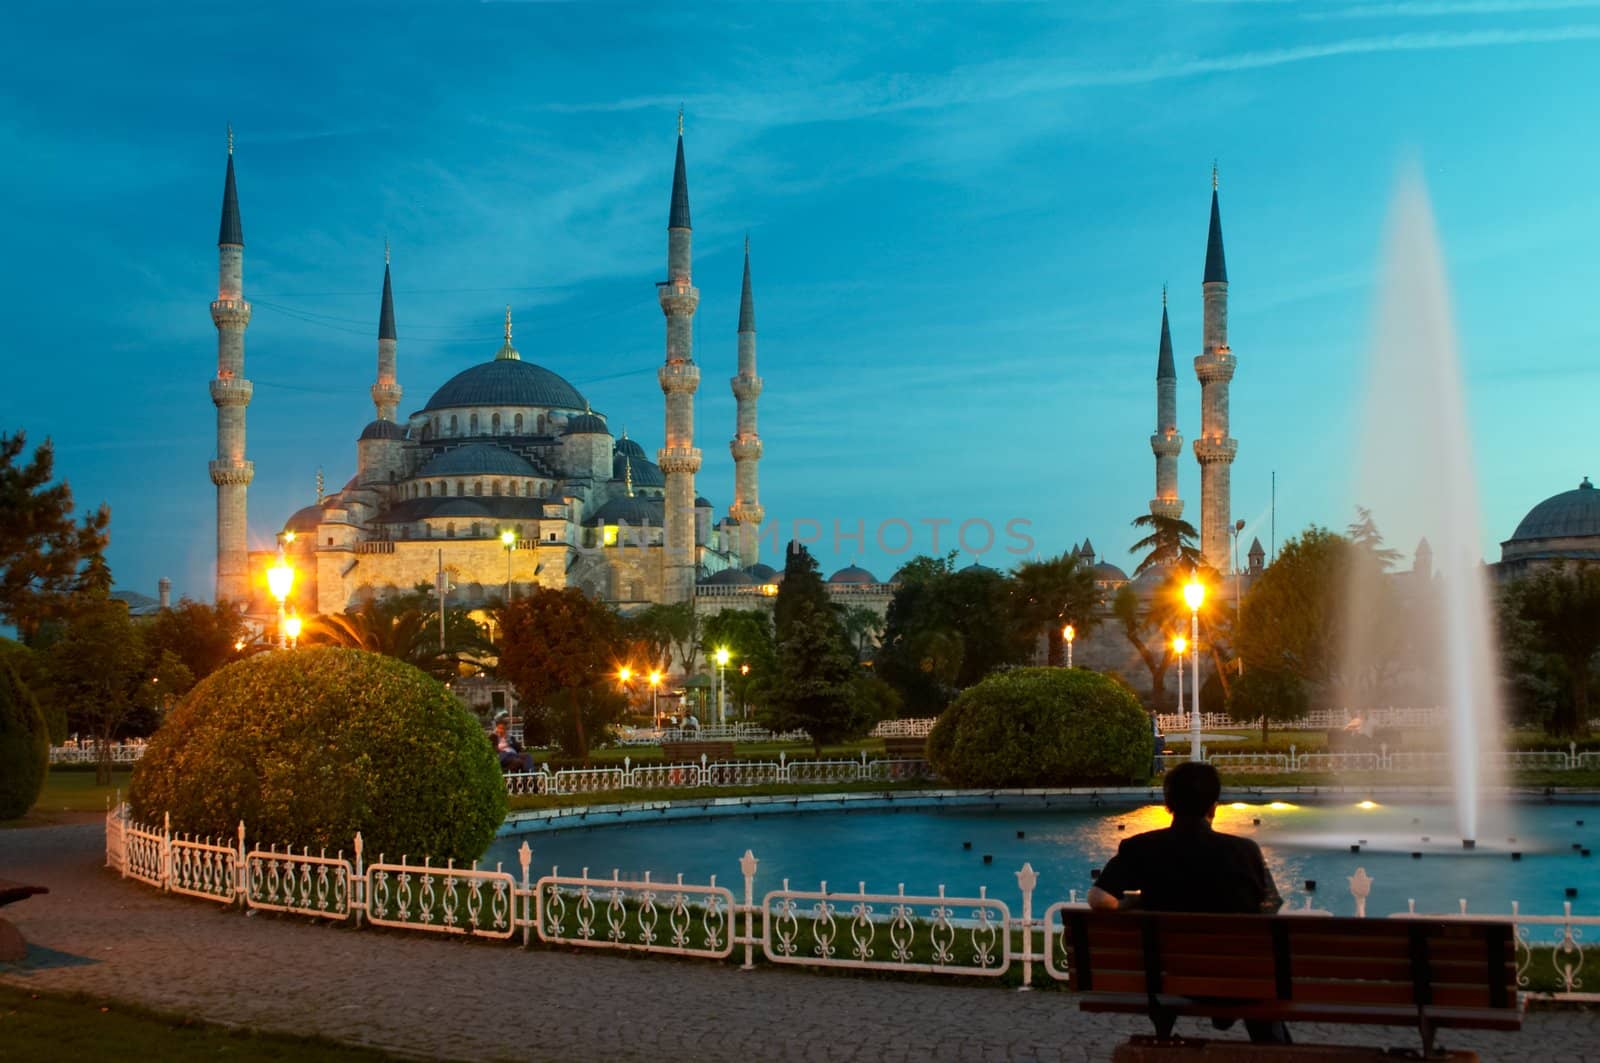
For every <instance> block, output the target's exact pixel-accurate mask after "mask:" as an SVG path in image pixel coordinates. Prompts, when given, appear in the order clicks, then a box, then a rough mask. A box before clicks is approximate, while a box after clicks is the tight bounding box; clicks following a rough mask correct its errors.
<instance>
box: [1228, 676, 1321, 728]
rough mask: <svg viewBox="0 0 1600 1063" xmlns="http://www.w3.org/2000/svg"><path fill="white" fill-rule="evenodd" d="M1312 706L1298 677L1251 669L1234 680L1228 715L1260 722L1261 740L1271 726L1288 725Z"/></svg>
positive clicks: (1229, 698) (1237, 718) (1236, 718)
mask: <svg viewBox="0 0 1600 1063" xmlns="http://www.w3.org/2000/svg"><path fill="white" fill-rule="evenodd" d="M1310 707H1311V701H1310V698H1309V697H1308V696H1307V694H1306V685H1305V683H1304V682H1302V681H1301V679H1300V677H1298V676H1296V675H1292V674H1290V673H1289V672H1284V671H1279V670H1277V669H1272V668H1252V669H1250V670H1248V671H1246V672H1245V674H1244V675H1242V676H1240V677H1239V678H1238V679H1235V680H1234V681H1233V691H1232V692H1231V693H1230V695H1229V697H1228V715H1229V716H1231V717H1233V718H1234V719H1235V720H1255V719H1259V720H1260V721H1261V741H1262V742H1265V741H1266V740H1267V730H1268V728H1269V727H1270V726H1271V725H1272V724H1274V723H1290V722H1292V721H1294V720H1298V719H1301V718H1303V717H1304V716H1305V714H1306V710H1307V709H1309V708H1310Z"/></svg>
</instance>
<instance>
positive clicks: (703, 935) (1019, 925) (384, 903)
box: [105, 804, 1600, 1003]
mask: <svg viewBox="0 0 1600 1063" xmlns="http://www.w3.org/2000/svg"><path fill="white" fill-rule="evenodd" d="M105 829H106V866H107V867H109V868H112V869H113V870H115V871H117V872H119V873H120V874H121V875H122V876H123V877H124V878H132V879H137V880H138V881H140V882H143V883H146V884H147V885H150V886H153V887H155V888H157V889H161V890H165V891H167V892H171V893H179V894H184V895H186V896H190V897H195V898H199V899H201V900H206V901H210V902H213V903H217V904H223V905H227V906H229V907H232V906H235V905H237V906H238V907H239V908H241V909H243V910H245V911H246V912H250V911H255V910H261V911H271V912H280V913H284V914H289V915H298V916H304V917H307V918H310V919H313V920H317V921H324V922H330V923H353V924H355V925H356V926H360V925H361V924H362V923H368V924H371V925H373V926H379V927H386V928H390V929H394V930H407V931H418V932H421V933H430V934H443V935H452V936H459V937H476V938H485V939H489V940H498V941H509V942H513V943H516V942H519V941H520V944H522V945H523V946H524V947H526V946H528V945H530V944H531V943H532V942H533V941H534V940H535V939H537V940H538V941H540V942H541V943H544V944H550V945H559V946H568V947H576V948H585V949H602V950H604V949H609V950H612V951H620V952H641V953H657V954H663V955H670V956H683V957H695V958H700V959H709V960H723V961H726V960H730V959H733V960H737V961H738V962H739V963H740V964H741V966H742V967H743V968H744V969H746V970H749V969H751V968H752V967H754V966H755V962H756V960H757V958H758V957H759V958H760V959H761V960H762V961H763V962H766V963H774V964H782V965H787V966H796V967H813V968H843V969H849V970H858V971H888V972H901V973H906V974H918V975H952V976H958V977H967V978H981V979H1000V978H1002V977H1004V976H1006V975H1008V974H1011V973H1012V972H1013V969H1014V968H1015V969H1017V973H1016V974H1015V975H1013V980H1019V981H1020V982H1021V984H1023V985H1031V984H1032V983H1033V981H1034V978H1035V976H1036V975H1037V974H1038V973H1039V972H1041V971H1042V972H1043V976H1044V977H1045V978H1047V979H1049V980H1054V981H1060V982H1065V981H1066V980H1067V978H1068V973H1069V972H1068V968H1067V959H1068V956H1067V946H1068V942H1067V940H1066V935H1065V933H1064V920H1063V918H1062V913H1063V912H1066V911H1068V910H1071V909H1076V908H1083V907H1086V905H1085V904H1084V903H1083V902H1082V901H1081V900H1080V899H1079V897H1078V893H1077V891H1076V890H1073V891H1071V892H1069V894H1068V896H1067V899H1065V900H1060V901H1056V902H1054V903H1050V904H1048V905H1047V906H1046V907H1044V908H1043V910H1042V912H1040V911H1038V908H1039V904H1040V903H1041V898H1040V895H1039V894H1040V891H1039V889H1038V885H1039V882H1038V875H1037V874H1036V873H1035V872H1034V870H1033V867H1032V866H1031V865H1029V864H1023V865H1022V867H1021V868H1020V869H1018V870H1017V871H1016V873H1015V877H1016V884H1017V899H1018V900H1019V901H1020V903H1019V904H1018V905H1017V906H1016V907H1013V906H1012V904H1011V903H1009V900H1008V899H1005V898H1001V897H994V896H990V895H989V892H988V888H987V887H980V888H979V890H978V894H977V896H967V895H952V894H949V893H948V892H947V891H946V889H945V887H944V886H939V887H937V888H936V889H935V890H933V891H932V892H924V893H914V892H913V893H908V892H907V891H906V887H905V884H904V883H900V884H898V888H897V889H896V890H895V891H894V892H892V893H873V892H869V891H868V890H867V885H866V883H864V882H861V883H856V884H855V888H854V889H850V888H848V887H847V888H845V889H838V888H836V887H835V888H830V887H829V885H828V883H827V882H821V883H819V884H818V885H817V888H816V889H797V888H793V887H791V885H790V881H789V880H788V879H784V880H782V882H781V884H780V885H779V886H778V887H777V888H767V889H765V890H764V891H763V890H760V889H758V888H757V884H756V882H757V872H758V870H759V868H760V861H759V860H758V859H757V857H756V855H755V854H754V853H753V852H751V851H749V850H746V851H745V853H744V855H743V856H742V857H740V858H739V860H738V864H737V867H738V876H737V877H736V878H735V879H734V883H733V885H732V886H729V885H723V884H719V883H718V881H717V876H715V875H713V876H711V878H710V880H709V881H708V882H705V883H691V882H685V881H684V880H683V876H682V875H678V876H677V877H676V878H675V879H674V880H671V881H660V880H655V879H652V878H651V877H650V875H649V874H648V873H647V874H645V875H644V876H643V877H642V878H624V877H622V876H621V875H620V874H618V872H617V871H615V870H613V871H612V872H611V873H610V874H609V875H606V874H598V875H591V874H590V872H589V869H588V868H583V869H582V870H581V871H580V872H579V873H578V874H576V875H573V874H562V873H561V871H560V869H559V868H554V867H553V868H551V869H550V872H549V874H543V875H538V876H535V875H534V873H533V851H532V849H531V847H530V846H529V845H528V843H527V842H523V844H522V847H521V848H520V849H519V850H518V852H517V863H518V866H517V867H516V868H514V869H512V870H507V869H506V868H505V867H504V866H503V865H501V864H498V863H497V864H496V865H495V866H494V867H493V868H492V869H491V868H485V867H480V866H478V864H477V863H476V862H474V863H473V864H472V865H471V866H470V867H456V866H455V865H454V863H452V862H447V863H445V864H443V865H439V864H434V863H433V862H432V861H431V860H430V859H428V858H427V857H422V858H421V859H420V861H419V860H418V859H417V858H415V857H414V856H413V855H412V854H402V855H401V856H400V857H399V859H398V860H396V859H393V858H392V856H391V855H390V854H386V853H380V854H378V857H377V859H376V860H370V859H369V857H370V855H371V854H369V853H367V852H366V850H365V848H364V846H363V843H362V839H361V835H359V834H357V835H356V836H355V837H354V838H353V839H352V840H351V847H350V849H349V851H348V852H346V851H342V850H341V851H338V852H335V853H333V854H332V855H330V854H329V853H328V852H326V851H321V852H318V853H315V854H313V853H311V852H309V851H306V850H301V851H300V852H295V851H293V850H291V849H283V848H278V847H276V846H267V847H262V845H261V844H259V843H254V844H252V843H251V841H250V839H249V836H248V832H247V830H246V827H245V824H243V823H240V824H239V827H238V830H237V831H236V832H235V836H234V837H230V838H195V837H191V836H189V835H181V834H174V833H173V832H172V829H171V822H170V817H167V818H166V820H165V821H164V822H163V823H162V824H161V825H159V826H155V825H150V824H141V823H136V822H133V821H132V820H131V819H130V818H129V815H128V810H127V806H126V805H121V804H119V805H118V806H117V807H116V808H114V809H112V810H110V811H109V812H107V814H106V822H105ZM1350 883H1351V894H1352V896H1353V897H1354V900H1355V906H1356V914H1357V915H1358V916H1364V915H1365V914H1366V897H1367V893H1368V891H1369V890H1370V888H1371V884H1372V879H1371V878H1369V877H1368V876H1367V875H1366V873H1365V871H1363V870H1360V869H1358V870H1357V871H1356V874H1355V875H1354V876H1353V877H1352V878H1351V880H1350ZM1312 904H1313V901H1312V897H1311V895H1309V894H1307V895H1306V896H1305V900H1304V905H1303V907H1300V908H1295V909H1292V910H1291V914H1294V915H1299V916H1305V917H1308V918H1311V917H1316V916H1319V915H1321V916H1325V915H1328V914H1330V913H1329V912H1327V911H1326V910H1323V909H1318V908H1314V907H1312ZM1036 913H1037V914H1036ZM1393 918H1401V919H1404V918H1431V919H1436V918H1441V916H1432V915H1429V916H1424V915H1422V913H1418V912H1416V911H1415V904H1414V903H1413V905H1412V906H1411V909H1410V910H1408V911H1406V912H1401V913H1397V914H1396V915H1395V916H1393ZM1442 918H1473V919H1482V918H1484V916H1481V915H1473V916H1468V913H1467V906H1466V902H1465V901H1462V902H1461V904H1460V911H1459V913H1448V914H1447V915H1445V916H1443V917H1442ZM1491 918H1493V917H1491ZM1500 918H1506V919H1509V920H1510V921H1511V922H1513V923H1514V924H1515V929H1516V970H1517V984H1518V985H1519V986H1520V987H1523V989H1524V991H1532V990H1533V989H1534V987H1536V986H1547V987H1551V989H1552V991H1549V992H1546V993H1543V994H1541V995H1548V996H1553V997H1556V998H1560V999H1569V1000H1575V1001H1584V1002H1591V1003H1592V1002H1600V993H1585V992H1583V991H1582V986H1583V982H1582V977H1581V973H1580V972H1581V970H1582V967H1583V960H1584V952H1583V948H1582V946H1581V944H1580V942H1581V941H1582V939H1583V937H1584V935H1585V933H1586V932H1590V931H1591V928H1593V927H1596V926H1600V916H1575V915H1573V914H1572V905H1571V903H1570V902H1568V903H1566V904H1565V905H1564V907H1563V911H1562V914H1561V915H1553V916H1529V915H1523V914H1522V913H1521V911H1520V909H1519V907H1518V906H1517V905H1515V904H1513V906H1512V911H1511V914H1510V915H1509V916H1501V917H1500Z"/></svg>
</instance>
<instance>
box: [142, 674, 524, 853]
mask: <svg viewBox="0 0 1600 1063" xmlns="http://www.w3.org/2000/svg"><path fill="white" fill-rule="evenodd" d="M129 800H130V802H131V803H132V806H133V814H134V816H135V817H136V818H138V819H140V820H145V821H150V822H156V821H159V820H160V818H161V816H162V814H163V813H164V812H170V813H171V814H172V828H173V830H175V831H187V832H194V833H197V834H202V835H220V836H232V835H233V833H234V831H235V829H236V828H237V825H238V823H239V821H240V820H243V821H244V822H245V824H246V826H247V828H248V830H249V832H250V837H251V838H253V839H255V842H256V843H258V844H261V845H269V844H277V845H294V846H302V845H304V846H310V847H311V849H312V850H313V851H316V850H318V849H322V848H324V847H325V848H327V849H328V851H329V852H333V851H335V850H338V849H343V850H345V851H346V852H349V851H350V848H351V845H352V842H353V840H354V838H355V835H356V832H357V831H359V832H361V835H362V839H363V841H364V842H365V845H366V852H367V854H368V859H376V858H377V856H378V855H379V854H380V853H382V854H386V855H387V856H389V857H390V858H391V859H398V858H399V857H400V856H401V855H402V854H408V855H409V856H411V857H413V858H416V859H421V858H422V857H423V856H424V855H426V856H430V857H432V858H433V859H434V860H435V861H436V862H438V863H443V862H444V861H445V860H446V859H448V858H451V857H454V858H455V859H456V861H457V862H468V861H471V860H475V859H477V858H478V857H479V856H481V855H482V854H483V851H484V850H485V849H486V848H488V845H489V842H490V841H491V840H492V839H493V838H494V833H495V830H496V828H498V827H499V826H500V823H501V821H502V820H503V819H504V818H505V811H506V796H505V784H504V782H503V781H502V779H501V776H500V766H499V763H498V761H497V760H496V758H495V755H494V752H493V750H492V749H491V748H490V745H489V740H488V737H487V736H486V735H485V733H484V731H483V728H482V726H481V725H480V724H479V723H478V721H477V719H476V718H475V717H474V716H473V715H472V713H470V712H469V711H467V709H466V708H465V707H463V706H462V705H461V703H460V702H459V701H457V700H456V698H455V697H454V696H453V695H452V694H451V693H450V692H449V691H448V690H446V689H445V688H444V686H443V685H442V684H440V683H439V682H438V681H437V680H434V679H431V678H429V677H428V676H427V675H425V674H424V673H422V672H421V671H419V670H418V669H416V668H413V667H412V666H411V665H408V664H405V663H404V662H401V661H398V660H395V659H394V658H391V657H385V656H381V655H379V654H374V653H367V652H364V651H362V650H349V649H339V648H334V647H321V648H315V649H301V650H295V651H292V652H274V653H264V654H259V655H257V656H254V657H250V658H247V659H245V660H242V661H238V662H236V663H234V664H231V665H228V666H227V667H226V668H223V669H221V670H219V671H217V672H214V673H212V674H211V675H210V676H208V677H207V678H206V679H204V680H203V681H201V683H200V684H199V685H198V686H196V687H195V688H194V690H192V691H191V692H190V693H189V694H188V695H187V696H186V697H185V698H184V699H183V700H182V701H181V702H179V704H178V706H177V707H176V708H174V709H173V710H172V712H171V713H170V714H168V716H167V720H166V722H165V723H164V724H163V725H162V726H161V729H160V730H158V731H157V732H156V733H155V735H154V736H153V737H152V738H151V740H150V745H149V748H148V749H147V750H146V751H145V755H144V757H143V758H142V759H141V760H140V761H139V763H138V766H137V767H136V768H135V769H134V775H133V783H132V787H131V789H130V792H129Z"/></svg>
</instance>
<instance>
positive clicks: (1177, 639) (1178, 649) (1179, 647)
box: [1172, 635, 1189, 719]
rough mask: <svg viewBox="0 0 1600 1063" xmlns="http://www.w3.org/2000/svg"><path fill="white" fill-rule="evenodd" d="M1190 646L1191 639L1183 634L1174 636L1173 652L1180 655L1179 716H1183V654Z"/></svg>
mask: <svg viewBox="0 0 1600 1063" xmlns="http://www.w3.org/2000/svg"><path fill="white" fill-rule="evenodd" d="M1188 648H1189V640H1188V639H1186V638H1184V637H1183V636H1182V635H1174V636H1172V652H1173V653H1176V654H1177V655H1178V718H1179V719H1182V718H1183V654H1184V651H1186V650H1187V649H1188Z"/></svg>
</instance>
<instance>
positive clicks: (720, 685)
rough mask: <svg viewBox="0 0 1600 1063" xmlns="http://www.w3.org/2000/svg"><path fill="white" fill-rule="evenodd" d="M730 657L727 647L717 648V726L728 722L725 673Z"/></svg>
mask: <svg viewBox="0 0 1600 1063" xmlns="http://www.w3.org/2000/svg"><path fill="white" fill-rule="evenodd" d="M730 656H732V655H731V654H729V653H728V647H726V646H718V647H717V724H718V725H719V726H720V725H722V724H726V723H727V722H728V718H727V697H728V680H727V674H726V673H727V668H728V658H729V657H730Z"/></svg>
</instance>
